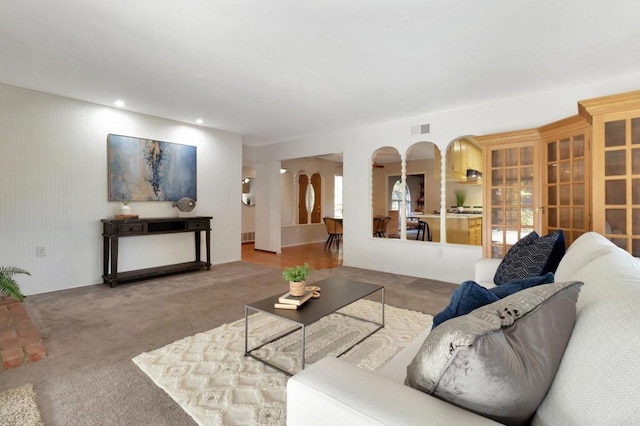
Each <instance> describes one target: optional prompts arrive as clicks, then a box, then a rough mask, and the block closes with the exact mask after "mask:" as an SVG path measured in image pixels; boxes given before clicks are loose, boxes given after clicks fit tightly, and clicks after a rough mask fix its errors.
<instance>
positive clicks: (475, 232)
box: [410, 213, 483, 246]
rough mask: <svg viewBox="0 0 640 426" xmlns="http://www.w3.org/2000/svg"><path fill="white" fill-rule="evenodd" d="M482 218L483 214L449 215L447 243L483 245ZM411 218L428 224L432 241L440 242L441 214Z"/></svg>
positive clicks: (447, 217)
mask: <svg viewBox="0 0 640 426" xmlns="http://www.w3.org/2000/svg"><path fill="white" fill-rule="evenodd" d="M482 216H483V215H481V214H464V213H447V214H446V219H447V242H448V243H453V244H470V245H478V246H479V245H482ZM410 218H413V219H414V220H415V219H420V220H423V221H425V222H427V224H429V229H430V230H431V237H432V241H434V242H440V215H439V214H414V215H411V217H410Z"/></svg>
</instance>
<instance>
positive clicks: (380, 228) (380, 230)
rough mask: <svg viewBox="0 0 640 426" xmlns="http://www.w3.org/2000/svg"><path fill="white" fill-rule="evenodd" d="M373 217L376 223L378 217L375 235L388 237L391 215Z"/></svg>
mask: <svg viewBox="0 0 640 426" xmlns="http://www.w3.org/2000/svg"><path fill="white" fill-rule="evenodd" d="M373 219H374V223H375V220H376V219H378V221H377V226H376V227H375V234H374V235H373V236H374V237H379V238H386V237H387V228H388V227H389V221H390V220H391V217H389V216H386V217H378V218H373Z"/></svg>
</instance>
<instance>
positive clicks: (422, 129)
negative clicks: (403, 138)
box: [411, 124, 431, 135]
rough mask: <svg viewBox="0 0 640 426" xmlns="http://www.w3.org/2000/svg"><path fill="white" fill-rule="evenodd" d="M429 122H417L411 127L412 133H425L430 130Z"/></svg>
mask: <svg viewBox="0 0 640 426" xmlns="http://www.w3.org/2000/svg"><path fill="white" fill-rule="evenodd" d="M430 126H431V125H430V124H419V125H417V126H412V127H411V134H412V135H426V134H427V133H429V132H430V131H431V128H430Z"/></svg>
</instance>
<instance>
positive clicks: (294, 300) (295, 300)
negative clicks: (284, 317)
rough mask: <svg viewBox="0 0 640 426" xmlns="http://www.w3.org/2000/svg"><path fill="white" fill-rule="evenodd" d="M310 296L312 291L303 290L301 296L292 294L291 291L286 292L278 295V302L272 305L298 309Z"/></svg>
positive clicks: (279, 307)
mask: <svg viewBox="0 0 640 426" xmlns="http://www.w3.org/2000/svg"><path fill="white" fill-rule="evenodd" d="M311 296H313V292H312V291H305V292H304V295H303V296H292V295H291V293H289V292H287V293H285V294H283V295H282V296H280V298H279V299H278V303H276V304H275V305H274V307H275V308H278V309H298V308H299V307H300V306H302V305H303V304H304V302H306V301H307V300H309V299H311Z"/></svg>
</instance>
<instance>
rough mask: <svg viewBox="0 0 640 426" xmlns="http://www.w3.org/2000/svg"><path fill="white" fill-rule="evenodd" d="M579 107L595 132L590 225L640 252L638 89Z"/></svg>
mask: <svg viewBox="0 0 640 426" xmlns="http://www.w3.org/2000/svg"><path fill="white" fill-rule="evenodd" d="M578 107H579V111H580V115H582V116H583V117H584V118H585V119H586V120H587V121H589V122H591V124H592V132H593V150H592V156H593V163H592V164H593V205H594V209H593V230H594V231H596V232H599V233H601V234H603V235H604V236H605V237H607V238H609V239H610V240H611V241H612V242H613V243H614V244H616V245H617V246H619V247H621V248H623V249H625V250H627V251H628V252H629V253H631V254H633V255H634V256H640V91H636V92H630V93H624V94H620V95H613V96H605V97H602V98H596V99H589V100H585V101H580V102H579V103H578Z"/></svg>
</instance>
